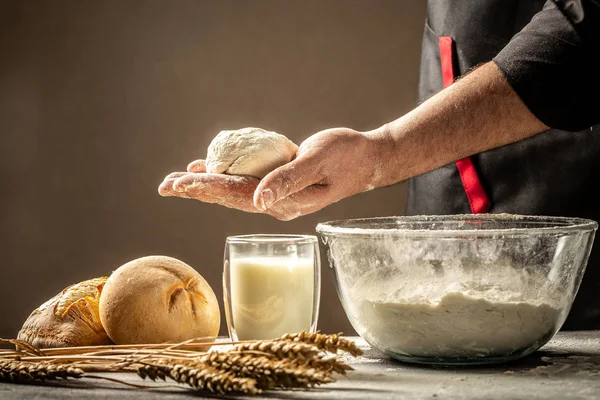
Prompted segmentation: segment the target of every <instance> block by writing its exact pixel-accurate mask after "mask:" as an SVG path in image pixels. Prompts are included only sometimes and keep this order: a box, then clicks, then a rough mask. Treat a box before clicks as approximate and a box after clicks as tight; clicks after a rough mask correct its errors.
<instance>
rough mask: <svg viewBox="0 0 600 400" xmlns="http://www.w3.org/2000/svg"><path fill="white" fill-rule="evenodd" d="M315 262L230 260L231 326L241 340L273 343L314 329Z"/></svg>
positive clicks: (305, 259) (267, 258)
mask: <svg viewBox="0 0 600 400" xmlns="http://www.w3.org/2000/svg"><path fill="white" fill-rule="evenodd" d="M314 264H315V263H314V259H313V258H297V257H277V256H275V257H248V258H233V259H231V260H230V284H231V286H230V291H231V293H230V295H231V298H230V300H231V314H232V315H231V318H232V319H233V321H231V322H232V325H233V328H234V329H235V332H236V334H237V337H238V340H250V339H258V340H263V339H274V338H277V337H280V336H282V335H283V334H285V333H294V332H299V331H303V330H306V331H308V330H309V329H310V328H311V321H312V313H313V304H314V296H315V293H314V290H315V266H314Z"/></svg>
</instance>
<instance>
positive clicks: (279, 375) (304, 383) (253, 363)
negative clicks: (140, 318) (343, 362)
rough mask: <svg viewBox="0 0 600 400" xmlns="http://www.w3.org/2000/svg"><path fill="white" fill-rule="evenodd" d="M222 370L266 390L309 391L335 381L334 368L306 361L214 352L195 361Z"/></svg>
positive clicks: (198, 364) (200, 364)
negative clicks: (289, 389)
mask: <svg viewBox="0 0 600 400" xmlns="http://www.w3.org/2000/svg"><path fill="white" fill-rule="evenodd" d="M193 363H195V364H196V365H197V366H199V367H200V366H202V365H207V366H210V367H212V368H215V369H218V370H221V371H233V372H235V373H236V375H238V376H242V377H246V378H253V379H255V380H256V381H257V382H258V383H259V386H260V387H261V388H262V389H271V388H276V387H279V388H283V387H288V388H292V387H294V388H306V387H311V386H317V385H320V384H323V383H329V382H332V381H333V379H332V377H331V375H332V372H333V371H334V370H333V369H332V368H329V365H326V364H318V363H314V364H311V363H309V362H307V361H306V360H303V361H299V360H297V359H287V358H284V359H277V358H274V357H273V356H272V355H266V356H265V355H257V354H252V353H250V354H248V353H232V352H227V353H217V352H215V353H211V354H207V355H205V356H203V357H200V358H198V359H196V360H194V361H193Z"/></svg>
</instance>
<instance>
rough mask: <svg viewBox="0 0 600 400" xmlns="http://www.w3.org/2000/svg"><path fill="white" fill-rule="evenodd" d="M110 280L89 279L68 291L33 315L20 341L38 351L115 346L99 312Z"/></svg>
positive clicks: (28, 320) (20, 334)
mask: <svg viewBox="0 0 600 400" xmlns="http://www.w3.org/2000/svg"><path fill="white" fill-rule="evenodd" d="M106 279H107V277H100V278H95V279H89V280H87V281H83V282H80V283H77V284H75V285H71V286H68V287H67V288H65V289H64V290H63V291H62V292H60V293H59V294H57V295H56V296H54V297H53V298H51V299H50V300H48V301H47V302H45V303H44V304H42V305H41V306H39V307H38V308H37V309H35V310H34V311H33V312H32V313H31V315H30V316H29V317H28V318H27V320H26V321H25V323H24V324H23V327H22V328H21V330H20V331H19V334H18V336H17V339H20V340H24V341H26V342H29V343H31V344H32V345H34V346H36V347H38V348H49V347H70V346H93V345H104V344H111V343H112V342H111V341H110V339H109V337H108V335H107V334H106V332H105V331H104V328H103V327H102V324H101V322H100V316H99V312H98V302H99V301H100V294H101V292H102V287H103V286H104V283H105V282H106Z"/></svg>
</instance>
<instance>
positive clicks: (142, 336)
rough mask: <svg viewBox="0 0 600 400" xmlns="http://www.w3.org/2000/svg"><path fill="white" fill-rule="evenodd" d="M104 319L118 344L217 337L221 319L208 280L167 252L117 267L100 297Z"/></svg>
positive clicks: (107, 329) (101, 312)
mask: <svg viewBox="0 0 600 400" xmlns="http://www.w3.org/2000/svg"><path fill="white" fill-rule="evenodd" d="M100 319H101V321H102V324H103V326H104V328H105V329H106V332H107V333H108V336H109V337H110V338H111V339H112V340H113V341H114V342H115V343H116V344H136V343H165V342H180V341H184V340H188V339H192V338H197V337H210V338H212V340H214V339H215V338H216V336H217V335H218V333H219V326H220V322H221V321H220V311H219V304H218V302H217V298H216V296H215V293H214V292H213V290H212V288H211V287H210V286H209V284H208V283H207V282H206V280H204V278H203V277H202V276H201V275H200V274H199V273H198V272H197V271H196V270H194V269H193V268H192V267H190V266H189V265H187V264H186V263H184V262H183V261H180V260H178V259H175V258H172V257H166V256H147V257H142V258H138V259H135V260H133V261H130V262H128V263H126V264H124V265H122V266H121V267H119V268H118V269H116V270H115V271H114V272H113V273H112V274H111V275H110V277H109V279H108V281H107V282H106V285H105V287H104V291H103V293H102V297H101V299H100Z"/></svg>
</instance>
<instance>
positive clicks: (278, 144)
mask: <svg viewBox="0 0 600 400" xmlns="http://www.w3.org/2000/svg"><path fill="white" fill-rule="evenodd" d="M297 151H298V146H297V145H296V144H295V143H294V142H292V141H291V140H289V139H288V138H287V137H285V136H283V135H280V134H279V133H276V132H271V131H267V130H264V129H261V128H252V127H250V128H242V129H238V130H233V131H221V132H219V134H218V135H217V136H215V138H214V139H213V140H212V141H211V142H210V144H209V146H208V152H207V155H206V172H208V173H213V174H230V175H249V176H254V177H256V178H259V179H262V178H264V177H265V176H266V175H267V174H268V173H269V172H271V171H273V170H274V169H275V168H277V167H280V166H282V165H283V164H286V163H288V162H290V161H291V160H292V158H294V156H295V155H296V152H297Z"/></svg>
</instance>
